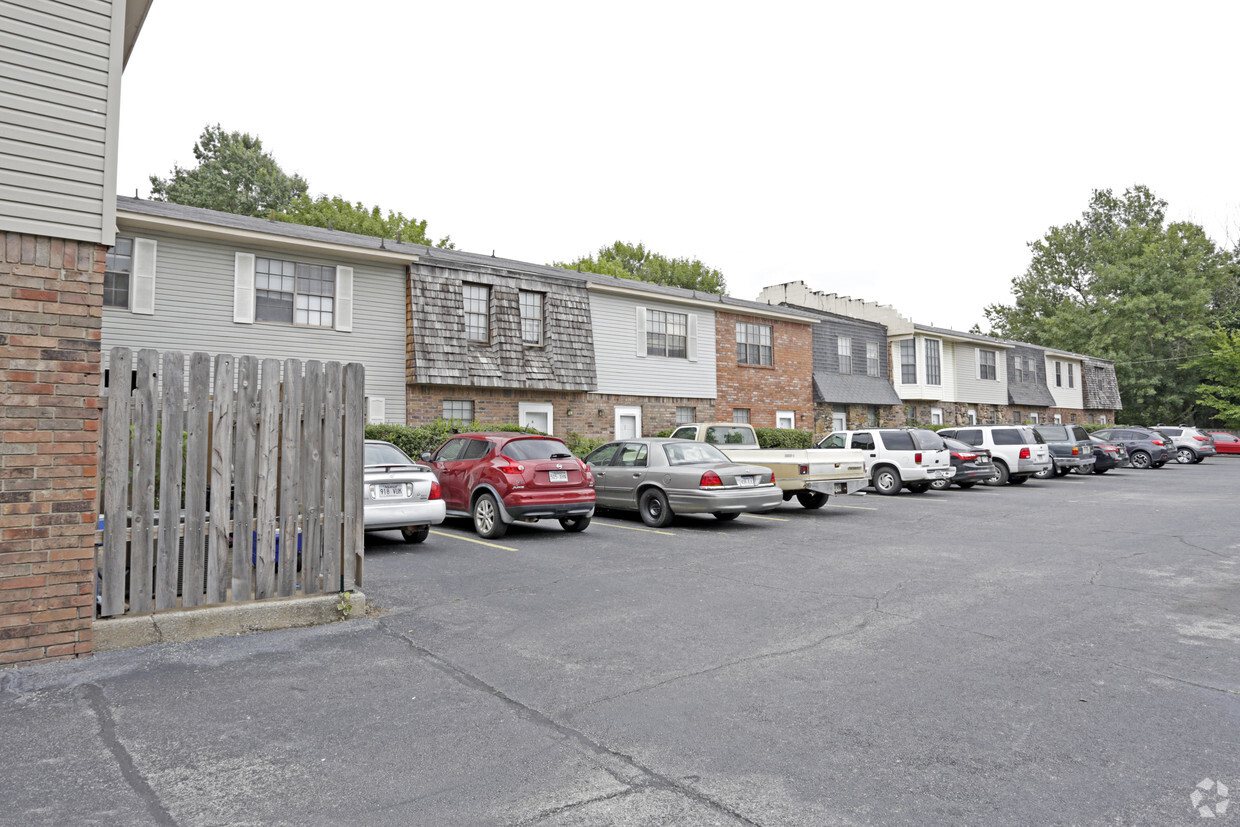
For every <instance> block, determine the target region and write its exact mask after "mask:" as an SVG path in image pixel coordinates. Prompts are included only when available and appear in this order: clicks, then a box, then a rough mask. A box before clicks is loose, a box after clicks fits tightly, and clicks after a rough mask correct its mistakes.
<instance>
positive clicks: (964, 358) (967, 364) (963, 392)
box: [952, 341, 1008, 405]
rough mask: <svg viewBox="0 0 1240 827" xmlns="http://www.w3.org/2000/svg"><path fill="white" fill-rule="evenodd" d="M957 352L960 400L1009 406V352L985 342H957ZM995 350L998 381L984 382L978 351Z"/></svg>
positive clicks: (955, 346) (955, 345) (958, 399)
mask: <svg viewBox="0 0 1240 827" xmlns="http://www.w3.org/2000/svg"><path fill="white" fill-rule="evenodd" d="M952 347H953V348H954V349H955V351H956V356H955V359H956V400H957V401H960V402H968V403H970V404H984V405H1006V404H1007V403H1008V387H1007V378H1008V373H1007V352H1006V350H1004V349H1003V348H997V347H987V346H986V345H985V344H984V343H982V342H971V341H963V342H953V343H952ZM979 350H991V351H994V354H995V378H994V379H980V378H978V377H979V375H980V372H979V368H978V355H977V354H978V351H979Z"/></svg>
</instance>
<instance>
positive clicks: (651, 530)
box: [590, 520, 676, 537]
mask: <svg viewBox="0 0 1240 827" xmlns="http://www.w3.org/2000/svg"><path fill="white" fill-rule="evenodd" d="M590 525H601V526H607V528H623V529H625V530H626V531H645V532H647V533H648V534H666V535H667V536H668V537H675V536H676V532H674V531H659V529H657V528H638V527H637V526H635V525H620V524H619V523H601V522H599V521H598V520H593V521H591V523H590Z"/></svg>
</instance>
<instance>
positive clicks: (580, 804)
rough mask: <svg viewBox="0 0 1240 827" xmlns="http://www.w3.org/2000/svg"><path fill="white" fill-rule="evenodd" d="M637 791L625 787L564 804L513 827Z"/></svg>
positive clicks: (534, 822)
mask: <svg viewBox="0 0 1240 827" xmlns="http://www.w3.org/2000/svg"><path fill="white" fill-rule="evenodd" d="M637 791H638V787H637V786H633V785H630V786H628V787H626V788H625V789H623V790H618V791H616V792H614V793H608V794H606V795H596V796H594V797H593V798H587V799H584V800H582V801H573V802H571V803H569V804H564V805H562V806H560V807H552V808H551V809H549V810H543V811H541V812H539V813H536V814H535V815H533V816H531V817H529V818H526V819H522V820H521V821H517V822H514V827H526V825H529V824H537V823H538V822H540V821H544V820H546V819H548V818H551V817H553V816H558V815H563V814H564V813H569V812H572V811H573V810H578V809H581V808H582V807H588V806H590V805H591V804H598V803H599V802H602V801H613V800H615V799H617V798H624V797H625V796H628V795H633V794H635V793H636V792H637Z"/></svg>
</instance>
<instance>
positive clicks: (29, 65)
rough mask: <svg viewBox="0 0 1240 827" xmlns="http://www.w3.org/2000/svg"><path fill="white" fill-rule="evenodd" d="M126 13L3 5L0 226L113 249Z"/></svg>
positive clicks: (86, 6) (82, 5)
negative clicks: (107, 246) (117, 146)
mask: <svg viewBox="0 0 1240 827" xmlns="http://www.w3.org/2000/svg"><path fill="white" fill-rule="evenodd" d="M124 16H125V4H124V2H122V0H115V2H109V0H43V2H37V3H36V2H33V1H32V0H0V229H5V230H11V231H16V232H24V233H33V234H37V235H48V236H53V237H60V238H71V239H77V240H81V241H93V242H101V243H104V244H111V243H112V239H113V227H112V224H113V222H114V220H115V193H114V192H112V190H113V189H114V185H115V176H116V123H117V117H118V112H117V111H116V110H117V108H118V107H117V104H118V102H119V90H120V67H121V51H122V44H121V42H120V41H121V37H122V31H123V26H124ZM113 44H115V47H113Z"/></svg>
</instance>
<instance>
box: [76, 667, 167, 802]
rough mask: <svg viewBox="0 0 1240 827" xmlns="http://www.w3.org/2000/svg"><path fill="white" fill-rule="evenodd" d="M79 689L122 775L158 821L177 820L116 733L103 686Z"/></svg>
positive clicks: (86, 686) (86, 685)
mask: <svg viewBox="0 0 1240 827" xmlns="http://www.w3.org/2000/svg"><path fill="white" fill-rule="evenodd" d="M78 692H79V693H80V695H81V696H83V697H84V698H85V699H86V702H87V703H88V704H89V706H90V708H91V711H92V712H94V714H95V719H96V720H97V721H98V722H99V739H100V740H101V741H103V744H104V746H106V747H107V748H108V751H109V752H110V753H112V757H113V758H115V759H116V764H117V766H118V768H119V769H120V771H121V776H122V777H123V778H124V779H125V781H126V783H128V784H129V787H130V789H132V790H133V791H134V793H135V794H136V795H137V796H138V798H139V799H141V801H142V803H143V804H145V805H146V809H147V810H148V811H149V812H150V814H151V817H152V818H153V819H155V823H157V824H170V825H175V824H176V821H175V820H174V819H173V818H172V814H171V813H169V812H168V811H167V810H166V809H165V808H164V805H163V804H162V803H161V802H160V800H159V796H158V795H157V794H156V792H155V790H154V789H152V788H151V785H150V784H148V783H146V779H145V778H144V777H143V776H142V773H141V772H140V771H139V770H138V768H137V766H136V765H135V764H134V762H133V756H131V755H130V754H129V750H127V749H125V745H124V744H122V743H121V742H120V738H118V737H117V735H116V722H115V721H114V720H113V719H112V712H111V710H110V709H109V708H108V702H107V699H106V698H105V697H104V696H103V689H101V688H100V687H99V685H98V684H93V683H88V684H84V685H83V686H81V687H79V689H78Z"/></svg>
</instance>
